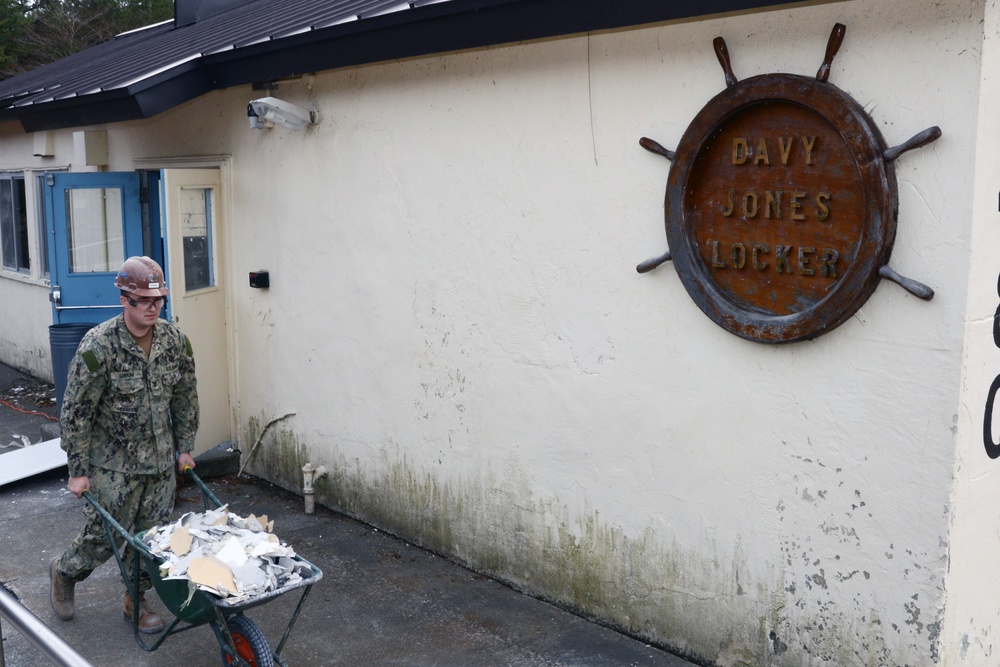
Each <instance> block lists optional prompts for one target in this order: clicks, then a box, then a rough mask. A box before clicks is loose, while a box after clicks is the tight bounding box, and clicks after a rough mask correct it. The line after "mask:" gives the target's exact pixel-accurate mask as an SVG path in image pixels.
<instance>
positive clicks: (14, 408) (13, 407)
mask: <svg viewBox="0 0 1000 667" xmlns="http://www.w3.org/2000/svg"><path fill="white" fill-rule="evenodd" d="M0 403H3V404H4V405H6V406H7V407H8V408H10V409H11V410H14V411H15V412H23V413H24V414H26V415H34V416H36V417H45V418H46V419H48V420H49V421H53V422H57V421H59V419H58V418H57V417H53V416H52V415H47V414H45V413H44V412H35V411H34V410H25V409H23V408H19V407H17V406H16V405H11V404H10V403H8V402H7V401H0Z"/></svg>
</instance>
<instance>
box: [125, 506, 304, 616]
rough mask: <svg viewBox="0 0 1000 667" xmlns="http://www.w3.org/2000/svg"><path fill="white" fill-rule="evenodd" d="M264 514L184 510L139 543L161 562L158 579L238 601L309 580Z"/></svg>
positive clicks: (144, 535) (302, 565) (226, 507)
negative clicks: (187, 584)
mask: <svg viewBox="0 0 1000 667" xmlns="http://www.w3.org/2000/svg"><path fill="white" fill-rule="evenodd" d="M273 529H274V522H273V521H268V519H267V517H266V516H261V517H255V516H254V515H252V514H251V515H250V516H249V517H247V518H243V517H241V516H238V515H236V514H233V513H232V512H230V511H229V510H228V506H223V507H220V508H219V509H216V510H208V511H205V512H200V513H198V512H188V513H187V514H185V515H184V516H182V517H181V518H180V519H178V520H177V521H175V522H174V523H172V524H170V525H167V526H160V527H157V528H153V529H151V530H148V531H146V532H145V533H144V534H143V535H142V541H143V543H145V544H146V545H147V546H148V547H149V550H150V552H152V553H153V555H155V556H157V557H160V558H162V559H163V562H162V564H161V565H160V576H162V577H163V579H165V580H166V579H187V580H189V581H191V582H192V584H193V585H194V586H197V587H198V588H199V589H201V590H204V591H208V592H209V593H213V594H215V595H217V596H219V597H222V598H226V599H227V601H228V602H239V601H241V600H245V599H248V598H251V597H256V596H258V595H262V594H264V593H268V592H270V591H274V590H277V589H279V588H282V587H284V586H289V585H293V584H296V583H298V582H299V581H302V580H303V579H306V578H308V577H310V576H312V570H311V568H310V567H309V566H308V565H307V564H305V563H303V562H301V561H300V560H296V558H295V550H294V549H292V547H290V546H288V545H287V544H285V543H284V542H282V541H281V540H280V539H278V537H277V536H276V535H275V534H274V532H273Z"/></svg>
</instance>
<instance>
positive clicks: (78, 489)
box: [66, 475, 90, 498]
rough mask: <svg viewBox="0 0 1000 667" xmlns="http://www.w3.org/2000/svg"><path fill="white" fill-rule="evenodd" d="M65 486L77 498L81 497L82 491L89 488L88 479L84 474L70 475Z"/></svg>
mask: <svg viewBox="0 0 1000 667" xmlns="http://www.w3.org/2000/svg"><path fill="white" fill-rule="evenodd" d="M66 488H67V489H69V491H70V493H72V494H73V495H74V496H76V497H77V498H82V497H83V495H82V494H83V492H84V491H89V490H90V479H89V478H88V477H87V476H86V475H84V476H83V477H70V478H69V481H68V482H67V483H66Z"/></svg>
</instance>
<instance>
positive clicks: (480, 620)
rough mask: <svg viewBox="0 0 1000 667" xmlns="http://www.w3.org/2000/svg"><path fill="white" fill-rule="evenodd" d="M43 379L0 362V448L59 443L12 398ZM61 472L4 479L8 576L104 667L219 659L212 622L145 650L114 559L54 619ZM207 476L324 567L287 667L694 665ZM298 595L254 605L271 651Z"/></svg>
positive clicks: (193, 501) (6, 628)
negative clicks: (72, 612)
mask: <svg viewBox="0 0 1000 667" xmlns="http://www.w3.org/2000/svg"><path fill="white" fill-rule="evenodd" d="M39 384H41V385H44V383H39V382H38V381H37V380H33V379H31V378H27V377H25V376H23V375H21V374H19V373H16V372H14V371H12V370H11V369H9V368H7V367H5V366H2V365H0V400H2V401H4V402H3V403H0V446H2V445H5V444H6V443H8V442H10V441H11V437H12V435H13V434H17V435H26V436H28V437H29V439H30V440H31V442H32V443H37V442H39V441H41V440H42V439H48V438H49V437H50V435H49V434H50V433H51V428H52V426H51V424H52V422H51V419H50V417H51V416H52V415H53V414H54V412H55V409H54V406H47V405H46V404H45V399H44V397H43V398H42V399H41V400H36V399H35V398H27V399H25V400H23V401H19V400H16V395H17V394H18V393H20V394H24V391H22V392H13V394H12V392H11V388H12V387H16V386H23V387H26V388H27V387H34V388H35V389H39ZM42 389H44V387H42ZM26 391H27V390H26ZM31 391H35V390H34V389H33V390H31ZM36 393H39V394H41V393H44V392H42V391H41V390H39V391H37V392H36ZM12 395H13V396H15V400H11V397H12ZM12 406H13V407H12ZM22 410H27V411H28V412H35V413H41V414H42V415H47V416H40V415H39V414H35V415H30V414H27V412H23V411H22ZM65 479H66V469H65V467H63V468H61V469H57V470H53V471H51V472H48V473H42V474H39V475H36V476H34V477H31V478H29V479H26V480H22V481H19V482H14V483H10V484H7V485H6V486H3V487H0V583H2V584H3V585H4V586H5V587H6V588H7V589H8V590H9V591H11V592H12V593H13V594H14V595H15V596H16V597H17V598H18V599H19V600H20V601H21V603H22V604H23V605H25V607H27V608H28V609H29V610H30V611H31V612H32V613H34V614H35V615H36V616H38V618H39V619H41V621H42V622H44V623H45V624H46V625H48V626H49V627H51V628H52V629H53V630H54V631H55V632H56V633H57V634H58V635H60V636H61V637H62V638H63V639H65V640H66V641H67V642H68V643H69V644H70V645H71V646H73V647H74V648H75V649H76V650H77V651H79V652H80V653H81V654H82V655H83V656H84V657H85V658H86V659H87V660H89V661H90V662H91V663H93V665H95V666H102V667H104V666H110V665H121V664H134V665H149V666H163V667H176V666H177V665H184V666H185V667H198V666H201V665H218V664H220V663H221V659H220V651H219V646H218V642H217V640H216V639H215V636H214V634H213V633H212V631H211V629H210V628H209V626H207V625H205V626H200V627H196V628H194V629H192V630H190V631H187V632H184V633H181V634H179V635H176V636H171V637H168V638H167V639H166V641H165V642H164V643H163V645H162V646H161V647H160V648H159V649H158V650H156V651H153V652H145V651H144V650H142V649H141V648H140V647H139V645H138V644H137V643H136V641H135V639H134V637H133V634H132V628H131V625H130V624H129V623H126V622H125V621H124V620H123V618H122V612H121V605H122V594H123V590H124V589H123V586H122V583H121V580H120V576H119V573H118V568H117V565H116V563H115V562H114V560H112V561H110V562H108V563H106V564H105V565H103V566H102V567H100V568H99V569H98V570H97V571H96V572H95V573H94V574H93V575H92V576H91V577H90V578H89V579H87V580H86V581H85V582H83V583H81V584H78V585H77V588H76V609H77V611H76V616H75V618H73V619H72V620H70V621H61V620H59V619H58V618H57V617H56V616H55V614H54V613H53V612H52V611H51V609H50V606H49V598H48V595H49V578H48V564H49V562H50V561H51V559H52V558H54V557H56V556H58V555H59V554H60V553H61V552H62V550H63V549H64V548H65V547H66V546H67V545H68V544H69V542H70V541H71V540H72V538H73V536H74V535H75V534H76V531H77V530H78V528H79V526H80V525H81V523H82V507H83V502H84V501H82V500H77V499H76V498H74V497H73V496H72V494H70V493H69V492H68V491H66V489H65ZM206 481H207V482H208V484H209V486H210V487H211V488H212V489H213V491H214V493H215V494H216V495H217V496H218V497H219V498H220V499H221V500H222V501H223V502H224V503H229V504H230V508H231V509H232V511H234V512H236V513H237V514H240V515H242V516H246V515H248V514H250V513H253V514H256V515H261V514H266V515H267V516H268V517H269V518H270V519H273V520H274V532H275V533H276V534H277V535H278V536H279V537H280V538H281V539H282V540H284V541H286V542H288V543H289V544H290V545H292V546H293V547H294V548H295V549H296V551H297V552H298V553H300V554H301V555H302V556H304V557H305V558H307V559H308V560H310V561H312V562H313V563H314V564H316V565H317V566H318V567H319V568H320V569H321V570H322V571H323V579H322V580H321V581H320V582H319V583H318V584H316V586H314V587H313V589H312V591H311V593H310V595H309V597H308V599H307V600H306V603H305V606H304V607H303V610H302V613H301V614H300V615H299V617H298V620H297V623H296V625H295V627H294V629H293V631H292V633H291V635H290V637H289V639H288V642H287V644H286V645H285V647H284V649H283V651H282V654H281V656H282V658H283V659H285V660H286V661H287V663H288V664H289V665H298V666H303V667H305V666H308V667H320V666H326V665H330V666H333V665H342V666H345V667H346V666H352V667H353V666H362V665H363V666H366V667H367V666H373V665H379V666H382V665H385V666H400V667H411V666H412V667H425V666H441V667H451V666H454V667H475V666H493V665H496V666H498V667H499V666H504V667H538V666H542V665H545V666H553V667H559V666H565V667H570V666H573V667H588V666H592V667H598V666H600V667H625V666H630V665H636V666H638V665H642V666H650V667H691V666H692V664H693V663H690V662H687V661H685V660H683V659H681V658H678V657H676V656H674V655H671V654H669V653H666V652H664V651H662V650H659V649H657V648H655V647H652V646H649V645H647V644H645V643H643V642H641V641H637V640H635V639H633V638H630V637H627V636H625V635H622V634H619V633H617V632H615V631H613V630H610V629H608V628H605V627H602V626H600V625H597V624H594V623H591V622H588V621H586V620H584V619H582V618H580V617H578V616H575V615H573V614H570V613H568V612H566V611H563V610H561V609H559V608H557V607H555V606H553V605H550V604H547V603H545V602H542V601H539V600H536V599H533V598H530V597H527V596H525V595H522V594H520V593H518V592H516V591H514V590H512V589H510V588H508V587H506V586H504V585H502V584H500V583H498V582H496V581H494V580H492V579H489V578H487V577H484V576H481V575H479V574H476V573H475V572H472V571H470V570H467V569H465V568H463V567H461V566H459V565H457V564H455V563H453V562H451V561H449V560H447V559H445V558H441V557H439V556H436V555H435V554H433V553H430V552H428V551H426V550H423V549H420V548H417V547H414V546H412V545H410V544H407V543H406V542H405V541H403V540H400V539H397V538H395V537H393V536H391V535H388V534H386V533H383V532H380V531H378V530H376V529H374V528H372V527H371V526H368V525H365V524H362V523H360V522H358V521H355V520H353V519H350V518H348V517H346V516H344V515H341V514H338V513H335V512H332V511H329V510H326V509H325V508H322V507H317V508H316V512H315V513H314V514H311V515H307V514H305V513H304V511H303V501H302V498H301V497H299V496H296V495H294V494H291V493H288V492H286V491H284V490H282V489H279V488H277V487H274V486H272V485H270V484H268V483H266V482H264V481H262V480H259V479H256V478H253V477H248V476H246V475H244V476H241V477H237V476H236V475H234V474H228V475H223V476H219V477H213V478H210V479H208V480H206ZM201 508H202V505H201V493H200V491H199V490H198V489H197V488H196V487H194V486H192V485H185V486H183V487H182V488H181V490H180V492H179V495H178V504H177V508H176V510H175V512H176V514H177V515H179V514H180V513H183V512H188V511H201ZM298 597H299V596H298V594H297V593H295V592H292V593H289V594H286V595H282V596H279V597H277V598H275V599H274V600H272V601H270V602H267V603H266V604H264V605H261V606H259V607H256V608H254V609H251V610H250V611H248V612H247V615H248V616H249V617H250V618H251V619H253V620H254V621H255V622H256V623H257V624H258V625H259V626H260V627H261V629H262V630H263V633H264V635H265V637H267V639H268V640H269V641H270V643H271V645H272V647H273V646H276V645H277V643H278V642H279V641H280V639H281V636H282V633H283V632H284V630H285V628H286V627H287V624H288V622H289V621H290V620H291V618H292V614H293V610H294V606H295V603H297V601H298ZM153 603H154V607H155V608H156V609H157V610H158V611H160V612H161V613H162V614H164V615H165V617H167V618H169V617H170V616H169V614H168V613H167V610H166V609H165V607H164V606H163V604H162V602H160V601H159V600H158V599H156V598H155V597H154V599H153ZM0 627H2V633H3V651H4V656H5V659H6V664H7V665H10V666H11V667H36V666H39V667H40V666H42V665H49V664H51V663H50V662H49V661H48V660H47V659H46V658H45V657H44V656H43V655H42V653H41V652H40V651H39V650H38V649H37V648H36V647H35V646H33V645H32V644H30V643H29V642H28V641H27V640H26V639H25V638H24V637H22V636H21V635H20V634H19V633H18V632H17V631H16V630H15V629H14V628H13V627H12V626H11V625H10V623H8V622H6V621H2V622H0Z"/></svg>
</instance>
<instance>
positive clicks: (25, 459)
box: [0, 438, 66, 486]
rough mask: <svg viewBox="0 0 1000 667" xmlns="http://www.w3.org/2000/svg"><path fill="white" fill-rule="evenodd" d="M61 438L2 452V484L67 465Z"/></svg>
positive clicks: (0, 480)
mask: <svg viewBox="0 0 1000 667" xmlns="http://www.w3.org/2000/svg"><path fill="white" fill-rule="evenodd" d="M60 442H62V441H61V440H60V439H59V438H55V439H54V440H46V441H45V442H41V443H39V444H37V445H31V446H30V447H20V446H18V447H17V448H16V449H12V450H10V451H3V452H0V486H3V485H4V484H9V483H10V482H16V481H18V480H21V479H25V478H27V477H31V476H32V475H37V474H39V473H42V472H46V471H49V470H54V469H55V468H58V467H60V466H64V465H66V452H64V451H63V450H62V447H60V446H59V443H60Z"/></svg>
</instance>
